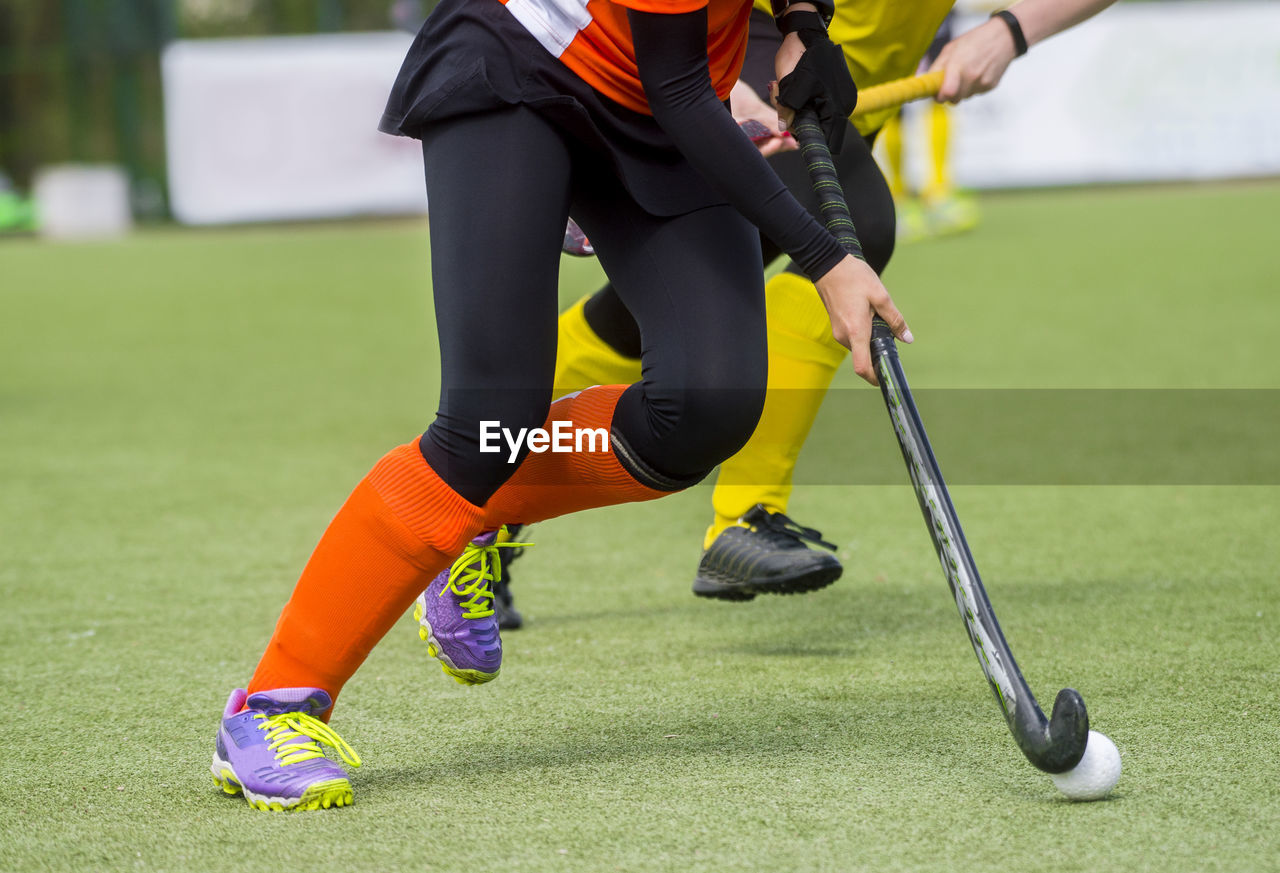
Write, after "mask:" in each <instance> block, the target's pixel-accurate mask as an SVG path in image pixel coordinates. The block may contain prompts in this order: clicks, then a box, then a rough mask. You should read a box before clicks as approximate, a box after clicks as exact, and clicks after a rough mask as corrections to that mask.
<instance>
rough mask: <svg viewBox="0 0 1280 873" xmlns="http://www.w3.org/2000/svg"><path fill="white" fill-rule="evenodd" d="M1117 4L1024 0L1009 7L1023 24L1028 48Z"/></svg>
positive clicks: (1107, 1)
mask: <svg viewBox="0 0 1280 873" xmlns="http://www.w3.org/2000/svg"><path fill="white" fill-rule="evenodd" d="M1114 2H1115V0H1021V2H1018V3H1015V4H1013V5H1012V6H1010V7H1009V11H1010V12H1012V13H1013V14H1014V15H1016V16H1018V21H1019V23H1021V24H1022V33H1023V35H1024V36H1025V37H1026V38H1027V45H1028V46H1033V45H1035V44H1036V43H1038V42H1044V41H1045V40H1046V39H1048V38H1049V37H1051V36H1053V35H1054V34H1057V33H1062V31H1064V30H1067V29H1069V28H1072V27H1075V26H1076V25H1077V24H1079V23H1080V22H1082V21H1085V20H1086V19H1089V18H1092V17H1093V16H1095V15H1097V14H1098V13H1099V12H1101V11H1102V10H1103V9H1106V8H1107V7H1108V6H1110V5H1111V4H1112V3H1114Z"/></svg>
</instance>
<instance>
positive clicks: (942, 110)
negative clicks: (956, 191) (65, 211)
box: [925, 103, 951, 199]
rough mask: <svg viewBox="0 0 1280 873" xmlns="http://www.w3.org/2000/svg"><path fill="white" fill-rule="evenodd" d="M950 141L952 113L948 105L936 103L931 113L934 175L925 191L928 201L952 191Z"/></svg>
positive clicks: (930, 142) (930, 139) (930, 152)
mask: <svg viewBox="0 0 1280 873" xmlns="http://www.w3.org/2000/svg"><path fill="white" fill-rule="evenodd" d="M950 139H951V115H950V111H949V110H948V109H947V107H946V104H943V103H934V104H933V106H932V108H931V109H930V111H929V159H930V161H931V162H932V164H933V174H932V178H931V179H930V181H929V187H928V188H926V189H925V197H926V199H937V198H940V197H943V196H945V195H946V194H947V193H948V192H949V191H950V190H951V162H950V160H949V155H950V148H949V142H950Z"/></svg>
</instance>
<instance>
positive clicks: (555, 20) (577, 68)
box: [501, 0, 751, 115]
mask: <svg viewBox="0 0 1280 873" xmlns="http://www.w3.org/2000/svg"><path fill="white" fill-rule="evenodd" d="M501 2H502V4H503V5H504V6H506V8H507V11H508V12H510V13H511V14H512V15H513V16H515V18H516V20H517V21H519V22H520V23H521V24H522V25H524V28H525V29H526V30H527V31H529V33H530V34H532V35H533V37H534V38H535V39H537V40H538V42H539V43H541V44H542V47H543V48H545V49H546V50H547V51H549V52H551V54H553V55H555V56H556V57H557V58H559V59H560V60H561V61H563V62H564V64H565V66H567V67H568V68H569V69H571V70H573V71H574V73H576V74H577V75H578V76H579V77H580V78H581V79H582V80H583V81H584V82H586V83H587V84H588V85H590V86H591V87H592V88H594V89H596V90H597V91H599V92H600V93H601V94H603V95H605V96H606V97H608V98H610V99H611V100H614V101H616V102H618V103H620V104H622V105H623V106H625V107H627V108H628V109H632V110H634V111H636V112H643V113H644V114H646V115H651V114H652V113H651V112H650V110H649V101H648V100H647V99H645V96H644V88H643V87H642V86H641V84H640V76H639V74H638V72H637V70H636V53H635V47H634V46H633V45H632V44H631V26H630V24H629V23H628V22H627V9H635V10H636V11H638V12H655V13H667V14H677V13H681V12H693V11H695V10H698V9H702V8H703V7H705V8H706V10H707V58H708V60H709V67H710V71H711V83H712V85H714V86H715V89H716V96H718V97H719V98H720V99H721V100H727V99H728V97H729V90H730V89H731V88H733V83H734V81H736V80H737V78H738V72H739V71H740V70H741V69H742V59H743V57H744V56H745V55H746V52H747V18H748V16H749V15H750V14H751V2H750V0H501Z"/></svg>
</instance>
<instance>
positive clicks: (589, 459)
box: [484, 385, 671, 530]
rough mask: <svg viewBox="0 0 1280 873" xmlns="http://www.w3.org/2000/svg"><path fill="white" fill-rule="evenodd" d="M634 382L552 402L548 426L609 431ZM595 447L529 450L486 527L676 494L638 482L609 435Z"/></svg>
mask: <svg viewBox="0 0 1280 873" xmlns="http://www.w3.org/2000/svg"><path fill="white" fill-rule="evenodd" d="M628 387H629V386H627V385H597V386H595V387H594V388H588V389H586V390H585V391H579V392H578V393H577V394H570V395H569V396H567V397H562V398H561V399H559V400H557V401H556V402H555V403H553V404H551V412H550V413H549V414H548V415H547V423H546V426H545V429H546V430H547V431H548V432H550V431H552V428H553V427H554V425H555V423H556V422H567V425H566V426H565V427H567V430H566V431H565V432H566V433H575V432H576V431H577V430H578V429H591V430H604V431H605V432H606V433H607V432H609V430H610V425H611V424H612V422H613V411H614V409H615V408H616V407H617V405H618V398H619V397H621V396H622V392H623V391H625V390H626V389H627V388H628ZM582 445H583V447H584V448H594V449H596V451H573V452H551V451H547V452H543V453H541V454H533V453H531V454H529V455H528V456H527V457H526V458H525V459H524V461H523V463H521V464H520V469H518V470H517V471H516V473H515V475H514V476H512V477H511V478H510V479H509V480H508V481H507V483H506V484H505V485H503V486H502V487H501V488H499V489H498V491H497V493H496V494H494V495H493V497H491V498H489V502H488V503H486V504H485V505H484V512H485V519H484V528H485V529H486V530H488V529H489V528H494V527H497V526H498V525H501V524H532V523H533V522H535V521H542V520H544V519H548V518H555V517H556V516H558V515H567V514H568V513H570V512H577V511H578V510H580V509H591V508H592V507H596V506H612V505H614V504H616V503H633V502H636V501H640V500H654V499H656V498H658V497H662V496H664V495H666V494H669V493H671V492H670V491H660V490H658V489H656V488H651V487H649V486H647V485H642V484H641V483H640V482H637V481H636V479H635V477H634V476H632V475H631V474H630V473H628V472H627V471H626V469H625V468H624V467H623V466H622V464H620V463H619V462H618V458H617V457H616V456H615V455H614V452H613V447H612V446H611V445H610V440H607V439H606V440H600V439H597V440H596V442H595V443H594V445H591V444H589V443H587V442H586V441H585V440H584V441H583V443H582Z"/></svg>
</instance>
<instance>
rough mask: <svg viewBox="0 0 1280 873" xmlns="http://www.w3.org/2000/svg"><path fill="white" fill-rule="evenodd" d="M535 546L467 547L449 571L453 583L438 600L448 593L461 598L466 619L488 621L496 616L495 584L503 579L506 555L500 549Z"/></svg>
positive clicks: (522, 544) (443, 591) (497, 543)
mask: <svg viewBox="0 0 1280 873" xmlns="http://www.w3.org/2000/svg"><path fill="white" fill-rule="evenodd" d="M532 545H533V543H511V542H507V543H499V542H492V543H489V544H487V545H477V544H476V543H467V545H466V548H464V549H463V550H462V554H461V555H459V556H458V559H457V560H456V561H454V562H453V567H452V569H450V570H449V580H448V581H447V582H446V583H445V585H444V587H443V588H441V589H440V593H439V594H438V595H436V596H437V597H444V595H445V593H446V592H449V593H452V594H453V595H454V596H455V597H457V598H458V605H459V606H461V607H462V617H463V618H472V619H475V618H488V617H489V616H491V615H493V583H494V581H495V580H496V579H498V578H500V577H501V576H502V553H501V552H499V551H498V550H499V549H524V548H527V547H529V546H532Z"/></svg>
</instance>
